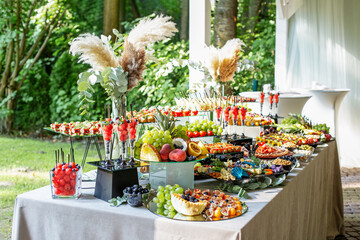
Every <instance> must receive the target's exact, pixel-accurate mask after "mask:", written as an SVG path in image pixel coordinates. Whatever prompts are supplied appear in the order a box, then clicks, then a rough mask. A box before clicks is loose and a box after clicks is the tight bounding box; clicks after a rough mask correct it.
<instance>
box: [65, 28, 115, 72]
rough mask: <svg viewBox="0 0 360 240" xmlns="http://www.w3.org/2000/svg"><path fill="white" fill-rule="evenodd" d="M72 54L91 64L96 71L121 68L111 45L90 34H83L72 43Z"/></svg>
mask: <svg viewBox="0 0 360 240" xmlns="http://www.w3.org/2000/svg"><path fill="white" fill-rule="evenodd" d="M70 53H72V54H73V55H74V56H75V55H80V61H81V62H84V63H87V64H90V66H91V67H92V68H93V69H94V70H99V71H103V70H104V69H105V68H106V67H118V66H120V63H119V59H118V58H117V57H116V56H115V53H114V51H113V49H112V48H111V46H110V44H109V43H108V42H105V41H104V42H103V41H102V40H101V39H100V38H99V37H97V36H94V35H91V34H89V33H86V34H81V35H80V36H79V37H77V38H75V39H74V40H73V41H72V42H71V43H70Z"/></svg>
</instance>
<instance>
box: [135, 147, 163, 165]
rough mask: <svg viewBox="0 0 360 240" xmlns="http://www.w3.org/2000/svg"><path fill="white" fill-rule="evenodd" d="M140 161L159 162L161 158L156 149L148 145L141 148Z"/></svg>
mask: <svg viewBox="0 0 360 240" xmlns="http://www.w3.org/2000/svg"><path fill="white" fill-rule="evenodd" d="M140 159H141V160H144V161H153V162H161V157H160V154H159V153H158V151H157V150H156V148H155V147H154V146H153V145H151V144H148V143H144V144H143V145H142V146H141V151H140Z"/></svg>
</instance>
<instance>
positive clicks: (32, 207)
mask: <svg viewBox="0 0 360 240" xmlns="http://www.w3.org/2000/svg"><path fill="white" fill-rule="evenodd" d="M214 184H216V182H214V181H213V180H203V181H197V182H196V187H201V188H206V187H209V186H214ZM93 185H94V183H89V182H87V183H83V187H86V188H87V189H83V195H82V197H81V198H80V199H79V200H59V199H51V194H50V186H46V187H43V188H40V189H37V190H34V191H31V192H27V193H24V194H21V195H19V196H18V197H17V199H16V203H15V209H14V218H13V232H12V238H13V239H21V240H24V239H37V240H40V239H53V240H56V239H107V240H108V239H206V240H209V239H327V238H330V239H334V237H335V236H336V235H338V234H344V221H343V200H342V188H341V178H340V168H339V160H338V154H337V148H336V143H335V142H329V143H328V144H324V145H321V146H318V148H317V149H316V151H315V153H314V155H313V157H312V158H311V159H310V161H309V163H303V164H302V166H301V168H298V169H295V170H294V171H293V172H292V173H291V174H289V176H288V178H287V180H286V185H285V186H284V187H279V188H270V189H264V190H260V191H253V192H250V193H249V195H250V196H251V198H252V199H247V200H246V201H245V202H246V204H247V205H248V207H249V211H248V212H247V213H245V214H244V215H243V216H240V217H237V218H233V219H230V220H224V221H215V222H185V221H177V220H170V219H167V218H164V217H160V216H157V215H155V214H153V213H151V212H150V211H148V210H147V209H146V208H145V207H140V208H132V207H130V206H128V205H121V206H119V207H110V205H109V204H108V203H107V202H105V201H102V200H99V199H96V198H94V197H93V191H94V190H93V189H92V188H89V187H91V186H93Z"/></svg>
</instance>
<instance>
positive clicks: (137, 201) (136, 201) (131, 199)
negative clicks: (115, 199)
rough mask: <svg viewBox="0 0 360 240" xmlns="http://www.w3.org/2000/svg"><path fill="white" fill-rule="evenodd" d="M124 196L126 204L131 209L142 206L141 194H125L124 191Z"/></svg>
mask: <svg viewBox="0 0 360 240" xmlns="http://www.w3.org/2000/svg"><path fill="white" fill-rule="evenodd" d="M123 193H124V195H125V196H126V199H127V203H128V204H129V205H130V206H131V207H141V206H142V194H141V193H133V194H130V193H126V192H125V190H124V191H123Z"/></svg>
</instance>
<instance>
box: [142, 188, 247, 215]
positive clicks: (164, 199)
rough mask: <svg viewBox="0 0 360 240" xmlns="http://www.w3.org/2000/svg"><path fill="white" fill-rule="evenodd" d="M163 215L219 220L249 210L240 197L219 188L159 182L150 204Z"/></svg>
mask: <svg viewBox="0 0 360 240" xmlns="http://www.w3.org/2000/svg"><path fill="white" fill-rule="evenodd" d="M147 207H148V209H149V210H150V211H151V212H153V213H155V214H157V215H160V216H164V217H166V218H171V219H175V220H182V221H219V220H226V219H231V218H234V217H239V216H241V215H243V214H245V213H246V212H247V210H248V207H247V205H246V204H245V203H244V202H242V201H240V200H239V199H238V198H237V197H233V196H230V195H228V194H225V193H224V192H221V191H219V190H213V191H212V190H210V189H203V190H201V189H197V188H194V189H192V190H190V189H189V188H188V189H187V190H184V188H182V187H180V186H179V185H178V184H175V185H173V186H172V185H166V186H159V187H158V188H157V193H156V197H154V198H153V199H152V200H151V201H150V202H149V203H148V205H147Z"/></svg>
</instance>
